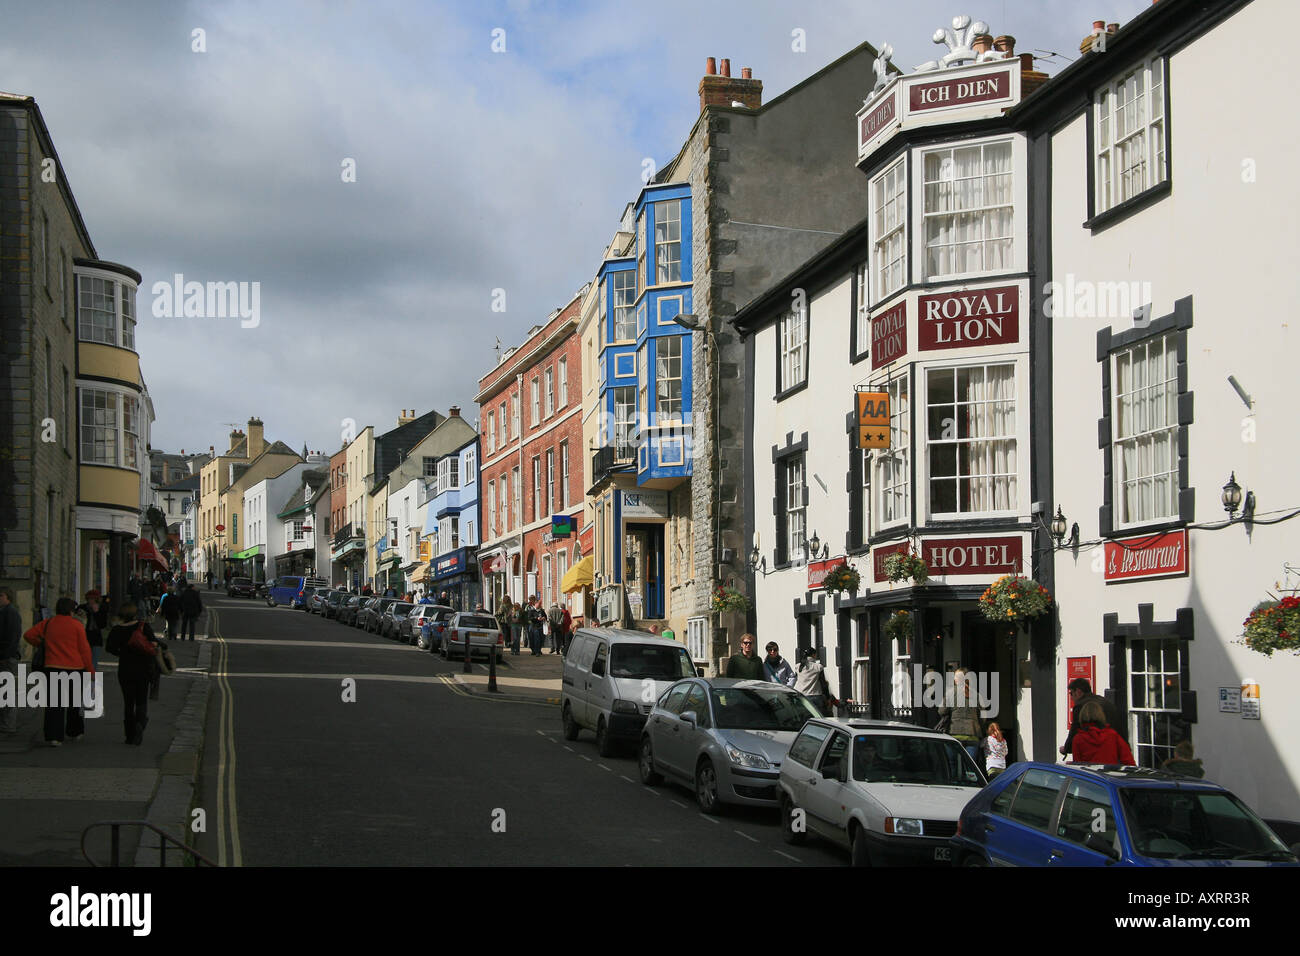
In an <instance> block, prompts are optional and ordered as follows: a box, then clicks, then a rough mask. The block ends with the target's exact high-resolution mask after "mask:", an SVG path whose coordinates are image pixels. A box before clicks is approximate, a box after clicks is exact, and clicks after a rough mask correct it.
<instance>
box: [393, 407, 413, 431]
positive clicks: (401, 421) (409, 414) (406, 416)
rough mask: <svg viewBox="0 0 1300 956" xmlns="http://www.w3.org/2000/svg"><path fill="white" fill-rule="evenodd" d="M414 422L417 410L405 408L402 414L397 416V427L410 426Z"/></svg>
mask: <svg viewBox="0 0 1300 956" xmlns="http://www.w3.org/2000/svg"><path fill="white" fill-rule="evenodd" d="M413 421H415V409H413V408H411V409H406V408H403V409H402V414H400V415H398V416H397V427H398V428H401V427H402V426H403V425H409V424H410V423H411V422H413Z"/></svg>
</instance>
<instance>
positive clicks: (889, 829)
mask: <svg viewBox="0 0 1300 956" xmlns="http://www.w3.org/2000/svg"><path fill="white" fill-rule="evenodd" d="M924 830H925V828H924V827H923V826H922V825H921V821H920V820H918V819H916V818H915V817H886V818H885V832H886V833H892V834H894V835H895V836H925V832H924Z"/></svg>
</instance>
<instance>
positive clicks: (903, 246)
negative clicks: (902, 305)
mask: <svg viewBox="0 0 1300 956" xmlns="http://www.w3.org/2000/svg"><path fill="white" fill-rule="evenodd" d="M871 263H872V269H873V270H874V278H875V282H873V283H872V285H874V286H875V288H876V296H877V298H879V299H885V298H888V297H889V296H891V295H893V294H894V293H895V292H897V291H898V290H899V289H901V288H903V286H905V285H907V159H906V157H899V159H898V162H896V163H894V164H893V165H891V166H889V167H888V168H887V169H883V170H881V172H880V174H879V175H878V176H876V177H875V178H874V179H872V180H871Z"/></svg>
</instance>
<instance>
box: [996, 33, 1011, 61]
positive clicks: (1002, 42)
mask: <svg viewBox="0 0 1300 956" xmlns="http://www.w3.org/2000/svg"><path fill="white" fill-rule="evenodd" d="M993 49H995V50H997V51H998V52H999V53H1001V54H1004V55H1005V56H1006V57H1007V58H1008V59H1009V58H1011V57H1012V56H1015V53H1016V38H1015V37H1013V36H1009V35H1007V34H1003V35H1002V36H1000V37H998V38H997V39H996V40H994V41H993Z"/></svg>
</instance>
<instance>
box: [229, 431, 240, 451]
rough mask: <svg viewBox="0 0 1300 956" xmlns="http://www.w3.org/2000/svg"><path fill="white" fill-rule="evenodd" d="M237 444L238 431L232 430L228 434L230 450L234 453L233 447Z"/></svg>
mask: <svg viewBox="0 0 1300 956" xmlns="http://www.w3.org/2000/svg"><path fill="white" fill-rule="evenodd" d="M238 444H239V429H238V428H236V429H233V430H232V431H231V432H230V450H231V451H234V450H235V446H236V445H238Z"/></svg>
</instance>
